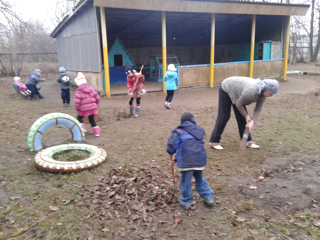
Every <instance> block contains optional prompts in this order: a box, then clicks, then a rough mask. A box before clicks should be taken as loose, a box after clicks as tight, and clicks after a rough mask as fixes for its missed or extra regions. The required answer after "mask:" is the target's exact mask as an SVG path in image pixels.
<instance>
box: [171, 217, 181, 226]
mask: <svg viewBox="0 0 320 240" xmlns="http://www.w3.org/2000/svg"><path fill="white" fill-rule="evenodd" d="M173 222H174V224H175V225H177V224H179V223H180V222H181V220H180V219H179V218H176V219H174V220H173Z"/></svg>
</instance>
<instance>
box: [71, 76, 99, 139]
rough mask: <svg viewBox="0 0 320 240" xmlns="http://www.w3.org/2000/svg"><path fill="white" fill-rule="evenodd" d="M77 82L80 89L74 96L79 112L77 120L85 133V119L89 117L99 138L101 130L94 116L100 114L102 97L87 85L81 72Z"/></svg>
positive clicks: (75, 105)
mask: <svg viewBox="0 0 320 240" xmlns="http://www.w3.org/2000/svg"><path fill="white" fill-rule="evenodd" d="M75 82H76V84H77V85H78V89H77V90H76V92H75V95H74V107H75V109H76V110H77V111H78V118H77V119H78V121H79V122H80V123H81V126H82V128H83V130H84V132H86V126H85V124H84V122H83V117H84V116H88V117H89V122H90V124H91V127H92V130H93V133H94V135H95V136H96V137H98V136H99V135H100V129H99V127H98V126H97V124H96V122H95V120H94V115H96V114H98V104H99V101H100V96H99V94H98V93H97V92H96V91H95V90H93V88H92V87H91V86H90V85H89V84H87V80H86V78H85V76H84V75H83V74H82V73H81V72H79V73H78V77H77V78H76V79H75Z"/></svg>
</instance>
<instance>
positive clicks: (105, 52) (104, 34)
mask: <svg viewBox="0 0 320 240" xmlns="http://www.w3.org/2000/svg"><path fill="white" fill-rule="evenodd" d="M100 20H101V35H102V48H103V62H104V81H105V82H104V85H105V86H106V96H107V97H108V98H111V92H110V75H109V59H108V42H107V26H106V15H105V12H104V7H100Z"/></svg>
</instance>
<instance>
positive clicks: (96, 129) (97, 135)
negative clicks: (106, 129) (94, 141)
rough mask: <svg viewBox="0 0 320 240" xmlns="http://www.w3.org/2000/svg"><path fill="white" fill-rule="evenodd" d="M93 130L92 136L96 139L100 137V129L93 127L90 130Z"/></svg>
mask: <svg viewBox="0 0 320 240" xmlns="http://www.w3.org/2000/svg"><path fill="white" fill-rule="evenodd" d="M92 130H93V134H94V135H95V136H96V137H99V136H100V128H99V127H98V126H95V127H94V128H92Z"/></svg>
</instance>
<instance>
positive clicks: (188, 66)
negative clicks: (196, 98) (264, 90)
mask: <svg viewBox="0 0 320 240" xmlns="http://www.w3.org/2000/svg"><path fill="white" fill-rule="evenodd" d="M275 61H284V58H277V59H268V60H255V61H253V62H275ZM242 63H250V61H241V62H225V63H215V64H214V66H221V65H231V64H242ZM208 66H210V64H200V65H184V66H179V67H178V69H179V68H191V67H208ZM179 77H180V76H179Z"/></svg>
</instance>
